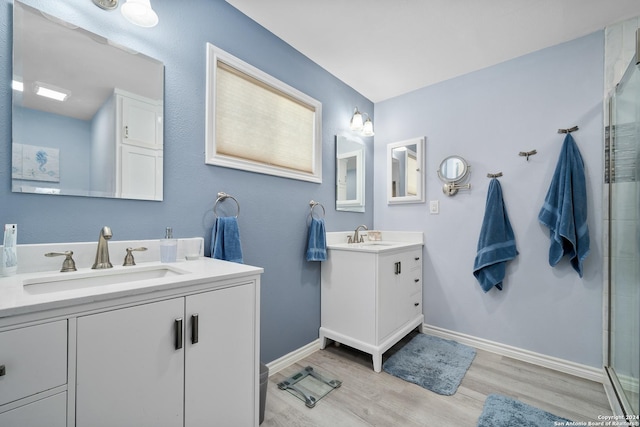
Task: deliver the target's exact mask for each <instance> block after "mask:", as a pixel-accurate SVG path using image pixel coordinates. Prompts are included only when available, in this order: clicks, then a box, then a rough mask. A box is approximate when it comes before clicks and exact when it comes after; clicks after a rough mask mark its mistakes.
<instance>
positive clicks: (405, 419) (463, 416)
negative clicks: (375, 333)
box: [261, 332, 611, 427]
mask: <svg viewBox="0 0 640 427" xmlns="http://www.w3.org/2000/svg"><path fill="white" fill-rule="evenodd" d="M415 333H417V332H413V333H412V334H415ZM410 337H411V336H409V337H407V338H405V340H403V341H401V342H400V343H398V344H397V345H396V346H395V347H394V348H392V349H390V350H389V351H387V352H386V353H385V357H384V359H383V360H385V359H386V358H387V357H389V356H390V355H391V354H393V353H394V352H395V351H397V350H398V348H400V347H401V345H402V344H404V343H405V342H406V341H407V340H408V338H410ZM305 366H312V367H313V368H314V369H315V370H317V371H318V372H320V373H321V374H323V375H325V376H327V377H329V378H332V379H339V380H341V381H342V386H341V387H340V388H337V389H335V390H333V391H331V392H330V393H329V394H328V395H327V396H326V397H324V398H323V399H321V400H320V401H319V402H318V403H317V404H316V405H315V407H314V408H311V409H310V408H307V407H306V406H305V405H304V403H303V402H302V401H301V400H299V399H297V398H296V397H294V396H292V395H291V394H290V393H289V392H287V391H284V390H280V389H279V388H278V386H277V384H278V383H279V382H280V381H282V380H284V379H286V378H287V377H289V376H291V375H293V374H295V373H296V372H297V371H299V370H300V369H303V368H304V367H305ZM492 393H498V394H503V395H506V396H510V397H513V398H516V399H518V400H521V401H523V402H525V403H528V404H530V405H533V406H536V407H538V408H540V409H544V410H545V411H549V412H551V413H553V414H556V415H558V416H561V417H565V418H568V419H571V420H574V421H586V422H588V421H597V420H598V415H611V409H610V407H609V403H608V400H607V397H606V394H605V391H604V387H603V386H602V384H600V383H596V382H593V381H589V380H585V379H581V378H577V377H574V376H571V375H568V374H564V373H560V372H557V371H553V370H550V369H547V368H542V367H539V366H536V365H532V364H529V363H525V362H521V361H518V360H515V359H511V358H509V357H504V356H500V355H497V354H494V353H490V352H487V351H483V350H478V351H477V354H476V357H475V359H474V361H473V363H472V364H471V367H470V368H469V370H468V371H467V374H466V375H465V377H464V379H463V380H462V383H461V384H460V387H458V390H457V392H456V393H455V394H454V395H453V396H441V395H439V394H436V393H433V392H431V391H429V390H425V389H423V388H421V387H419V386H417V385H414V384H411V383H408V382H406V381H403V380H401V379H399V378H396V377H394V376H392V375H389V374H387V373H385V372H384V371H383V372H381V373H375V372H374V371H373V365H372V362H371V356H369V355H367V354H364V353H362V352H359V351H357V350H354V349H352V348H349V347H346V346H339V347H336V346H333V345H330V346H327V348H326V349H325V350H319V351H316V352H315V353H313V354H311V355H310V356H308V357H306V358H305V359H303V360H301V361H300V362H298V363H296V364H294V365H292V366H289V367H288V368H286V369H284V370H282V371H281V372H278V373H275V374H274V375H271V376H270V378H269V384H268V388H267V400H266V406H265V416H264V422H263V423H262V424H261V427H271V426H286V427H295V426H304V427H307V426H328V427H329V426H330V427H334V426H345V427H346V426H349V427H351V426H385V427H386V426H393V427H397V426H402V427H405V426H434V427H436V426H437V427H440V426H442V427H446V426H457V427H458V426H459V427H466V426H469V427H475V426H476V425H477V420H478V417H479V416H480V414H481V413H482V407H483V405H484V401H485V398H486V397H487V396H488V395H489V394H492Z"/></svg>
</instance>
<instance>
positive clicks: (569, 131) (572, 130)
mask: <svg viewBox="0 0 640 427" xmlns="http://www.w3.org/2000/svg"><path fill="white" fill-rule="evenodd" d="M578 129H580V128H579V127H578V126H574V127H572V128H569V129H558V133H571V132H575V131H577V130H578Z"/></svg>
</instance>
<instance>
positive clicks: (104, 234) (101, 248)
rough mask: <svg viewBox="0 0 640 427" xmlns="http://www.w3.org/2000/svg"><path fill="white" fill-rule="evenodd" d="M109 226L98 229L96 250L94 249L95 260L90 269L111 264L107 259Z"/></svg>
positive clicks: (109, 236) (109, 235)
mask: <svg viewBox="0 0 640 427" xmlns="http://www.w3.org/2000/svg"><path fill="white" fill-rule="evenodd" d="M112 236H113V234H111V228H109V227H107V226H104V227H102V229H101V230H100V235H99V236H98V250H97V251H96V260H95V262H94V263H93V267H91V268H92V269H102V268H112V267H113V265H112V264H111V261H109V245H108V240H109V239H111V237H112Z"/></svg>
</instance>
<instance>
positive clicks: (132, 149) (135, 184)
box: [120, 144, 163, 200]
mask: <svg viewBox="0 0 640 427" xmlns="http://www.w3.org/2000/svg"><path fill="white" fill-rule="evenodd" d="M120 157H121V170H120V174H121V180H120V182H121V194H120V197H122V198H125V199H142V200H162V170H163V169H162V161H163V160H162V159H163V152H162V150H158V149H153V148H143V147H138V146H136V145H127V144H122V146H121V147H120Z"/></svg>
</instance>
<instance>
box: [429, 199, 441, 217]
mask: <svg viewBox="0 0 640 427" xmlns="http://www.w3.org/2000/svg"><path fill="white" fill-rule="evenodd" d="M429 213H430V214H433V215H437V214H439V213H440V201H438V200H430V201H429Z"/></svg>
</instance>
